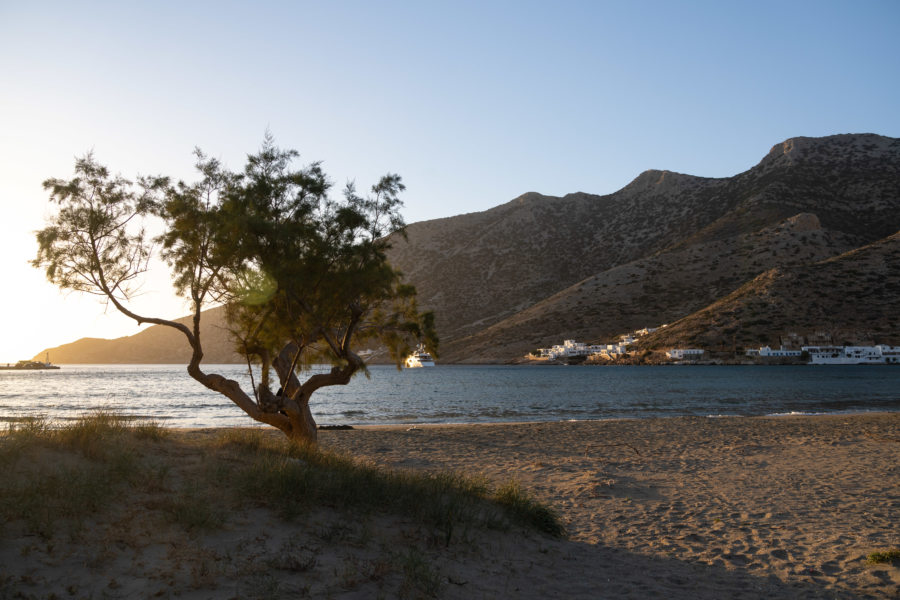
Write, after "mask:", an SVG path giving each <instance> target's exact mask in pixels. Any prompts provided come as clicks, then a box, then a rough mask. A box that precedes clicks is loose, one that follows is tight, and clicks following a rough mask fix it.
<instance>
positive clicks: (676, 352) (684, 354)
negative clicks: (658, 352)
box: [666, 348, 703, 360]
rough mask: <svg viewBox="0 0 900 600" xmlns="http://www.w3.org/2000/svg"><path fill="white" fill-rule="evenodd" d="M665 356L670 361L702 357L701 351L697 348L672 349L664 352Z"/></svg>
mask: <svg viewBox="0 0 900 600" xmlns="http://www.w3.org/2000/svg"><path fill="white" fill-rule="evenodd" d="M666 356H667V357H669V358H670V359H672V360H683V359H685V358H700V357H701V356H703V350H701V349H699V348H672V349H671V350H666Z"/></svg>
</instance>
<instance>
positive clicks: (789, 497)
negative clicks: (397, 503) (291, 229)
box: [0, 413, 900, 599]
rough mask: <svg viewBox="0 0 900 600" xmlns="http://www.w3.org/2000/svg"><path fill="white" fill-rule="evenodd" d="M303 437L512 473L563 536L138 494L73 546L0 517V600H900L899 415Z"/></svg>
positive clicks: (423, 464)
mask: <svg viewBox="0 0 900 600" xmlns="http://www.w3.org/2000/svg"><path fill="white" fill-rule="evenodd" d="M216 434H217V432H216V431H215V430H196V431H182V432H179V433H177V434H176V437H177V438H178V439H179V440H181V441H183V442H184V443H185V445H184V446H179V448H180V449H178V450H172V449H166V450H165V452H166V453H168V454H173V453H182V454H183V455H184V460H185V461H193V462H197V461H200V460H202V459H201V458H198V457H197V456H195V454H191V450H190V448H191V444H192V443H194V442H196V441H197V440H201V439H204V438H211V437H212V436H215V435H216ZM273 435H277V434H276V433H273ZM320 444H321V446H322V447H323V448H325V449H330V450H335V451H338V452H343V453H347V454H350V455H352V456H355V457H357V458H359V459H362V460H364V461H370V462H372V463H375V464H377V465H380V466H383V467H386V468H389V469H395V470H402V469H412V470H427V471H437V470H452V471H457V472H461V473H464V474H467V475H481V476H484V477H486V478H487V479H488V480H490V481H491V482H493V483H494V484H496V485H500V484H502V483H504V482H507V481H509V480H511V479H513V480H517V481H518V482H520V484H521V486H522V487H523V488H525V489H527V490H528V491H530V492H531V493H532V495H533V496H534V497H535V498H537V499H538V500H541V501H543V502H545V503H547V504H549V505H551V506H552V507H553V508H554V509H555V510H556V511H558V513H559V514H560V515H561V517H562V520H563V521H564V523H565V525H566V528H567V531H568V537H567V539H555V538H551V537H548V536H546V535H543V534H539V533H536V532H534V531H530V530H526V529H524V528H519V527H513V528H511V529H509V530H493V529H487V530H485V529H472V530H464V531H454V532H453V533H452V542H448V541H445V540H442V539H440V537H439V536H435V535H434V532H429V531H427V530H423V529H422V528H421V527H417V526H416V525H415V524H413V523H411V522H410V521H409V520H408V519H404V518H403V517H402V516H399V517H398V516H396V515H395V516H383V515H366V516H361V517H357V516H354V515H347V514H345V513H336V512H335V511H332V510H329V509H328V507H321V508H319V509H316V510H312V511H310V512H309V514H306V515H304V516H303V517H302V518H299V519H295V520H293V521H290V522H285V521H282V520H280V519H279V518H278V517H277V515H274V514H269V513H266V512H265V511H260V510H250V511H247V512H244V513H240V514H231V515H229V517H228V520H227V523H226V524H225V525H223V526H221V527H220V528H218V529H215V530H213V531H201V532H196V531H194V532H184V531H181V530H179V529H178V528H177V527H172V526H171V525H170V524H161V523H162V522H161V521H159V520H158V519H157V520H154V518H151V516H148V515H150V514H151V513H152V510H148V509H153V506H152V503H151V502H149V501H148V502H145V505H143V506H137V505H134V504H133V503H132V504H131V505H130V506H129V507H125V508H123V509H121V510H120V511H119V512H118V513H116V518H115V519H114V520H113V519H109V520H100V519H98V520H97V522H92V523H90V524H89V528H88V529H89V531H90V534H89V535H84V534H80V535H79V536H78V537H77V539H75V538H73V537H72V536H71V535H70V536H69V537H67V536H66V535H65V533H64V532H60V533H59V534H58V535H55V536H54V537H52V538H50V539H43V538H40V537H39V536H34V535H26V534H25V533H23V532H24V530H23V529H22V528H21V527H20V526H19V525H17V524H16V523H7V524H6V525H5V526H4V527H3V529H2V536H0V538H2V539H3V544H2V546H0V597H25V598H29V597H41V598H43V597H49V596H50V595H52V594H56V597H76V598H77V597H116V598H118V597H121V598H125V597H151V596H152V597H173V598H176V597H177V598H281V597H284V598H288V597H290V598H294V597H313V598H319V597H321V598H378V597H382V598H393V597H408V598H431V597H439V598H459V599H463V598H465V599H469V598H535V599H536V598H648V597H665V598H670V599H681V598H683V599H688V598H897V597H900V565H898V564H894V565H892V564H869V563H867V556H868V555H869V554H871V553H873V552H879V551H886V550H888V549H891V548H898V547H900V413H889V414H868V415H840V416H813V417H811V416H802V417H801V416H796V417H794V416H791V417H777V418H738V417H735V418H717V419H712V418H672V419H653V420H622V421H600V422H556V423H526V424H496V425H494V424H492V425H441V426H421V425H419V426H414V427H411V426H390V427H362V428H355V429H353V430H323V431H321V432H320ZM157 503H158V502H157ZM449 537H450V535H449V534H448V538H449Z"/></svg>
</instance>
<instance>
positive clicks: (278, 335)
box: [32, 135, 437, 441]
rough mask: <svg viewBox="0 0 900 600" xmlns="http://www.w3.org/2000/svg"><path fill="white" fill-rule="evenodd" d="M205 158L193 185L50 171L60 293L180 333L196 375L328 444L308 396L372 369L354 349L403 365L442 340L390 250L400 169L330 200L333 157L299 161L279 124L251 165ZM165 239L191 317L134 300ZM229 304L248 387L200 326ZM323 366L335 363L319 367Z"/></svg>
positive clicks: (48, 262) (268, 419)
mask: <svg viewBox="0 0 900 600" xmlns="http://www.w3.org/2000/svg"><path fill="white" fill-rule="evenodd" d="M196 157H197V163H196V166H197V169H198V171H199V174H200V177H199V180H198V181H197V182H195V183H184V182H177V183H173V182H172V181H171V180H170V179H169V178H165V177H143V178H138V180H137V181H136V182H132V181H129V180H126V179H123V178H121V177H118V176H115V177H113V176H111V175H110V173H109V171H108V170H107V169H106V167H104V166H102V165H101V164H99V163H98V162H97V161H96V160H95V159H94V157H93V156H92V155H91V154H88V155H86V156H85V157H83V158H80V159H78V160H76V163H75V175H74V177H73V178H72V179H70V180H61V179H48V180H47V181H45V182H44V188H45V189H46V190H48V192H49V194H50V199H51V201H52V202H53V203H54V204H56V206H57V207H58V208H57V210H56V211H55V212H54V215H53V216H52V217H51V218H50V219H49V220H48V223H47V226H46V227H45V228H44V229H42V230H41V231H39V232H37V240H38V245H39V248H38V254H37V257H36V258H35V260H34V261H32V264H33V265H34V266H35V267H38V268H43V269H45V271H46V275H47V278H48V279H49V280H50V281H51V282H52V283H54V284H56V285H57V286H59V287H60V288H64V289H70V290H76V291H81V292H87V293H90V294H97V295H100V296H101V297H103V298H104V299H105V301H106V302H108V303H109V304H111V305H112V306H114V307H115V308H116V309H118V310H119V311H121V312H122V313H123V314H125V315H127V316H128V317H130V318H132V319H134V320H135V321H137V323H138V324H143V323H151V324H156V325H163V326H167V327H172V328H174V329H177V330H179V331H180V332H181V333H183V334H184V337H185V341H186V343H187V344H189V345H190V347H191V349H192V354H191V358H190V361H189V363H188V365H187V371H188V373H189V374H190V376H191V377H193V378H194V379H195V380H197V381H198V382H200V383H201V384H203V385H204V386H206V387H207V388H209V389H211V390H214V391H216V392H219V393H221V394H223V395H225V396H226V397H228V398H229V399H230V400H231V401H232V402H234V403H235V404H236V405H237V406H238V407H239V408H241V409H242V410H243V411H244V412H245V413H247V414H248V415H249V416H250V417H251V418H253V419H255V420H256V421H259V422H262V423H267V424H269V425H272V426H274V427H277V428H278V429H280V430H281V431H282V432H284V433H285V434H286V435H287V436H288V437H290V438H292V439H297V440H305V441H314V440H315V439H316V424H315V420H314V419H313V416H312V414H311V411H310V398H311V397H312V395H313V394H314V393H315V392H316V391H317V390H319V389H321V388H323V387H325V386H331V385H344V384H346V383H348V382H349V381H350V379H351V377H353V376H354V374H357V373H359V372H362V371H365V368H366V365H365V362H364V361H363V359H362V358H361V357H360V356H359V354H357V353H356V352H355V351H354V349H355V348H358V347H359V346H360V345H361V344H366V345H367V346H369V345H373V344H374V345H380V346H382V347H385V348H386V349H387V350H388V352H389V354H390V356H391V357H392V359H393V360H394V361H395V363H396V364H397V365H398V366H399V365H400V361H401V360H402V359H403V357H404V356H405V355H406V354H407V353H408V352H409V351H410V347H411V344H412V343H414V342H424V343H425V344H426V346H427V347H428V348H429V350H431V351H432V352H435V351H436V350H437V348H436V346H437V338H436V336H435V332H434V319H433V316H432V315H431V313H420V312H419V311H418V309H417V306H416V295H415V294H416V292H415V289H414V288H413V287H412V286H410V285H406V284H404V283H403V282H402V279H401V274H400V273H399V272H398V271H397V270H396V269H394V268H393V267H392V266H391V265H390V264H389V263H388V261H387V257H386V254H385V253H386V251H387V250H388V249H389V248H390V243H391V241H392V240H393V239H396V238H397V237H398V236H402V235H403V230H404V223H403V220H402V218H401V216H400V214H399V209H400V207H401V206H402V203H401V201H400V199H399V194H400V192H402V191H403V190H404V189H405V188H404V185H403V183H402V181H401V179H400V177H399V176H398V175H393V174H389V175H386V176H384V177H382V178H381V180H380V181H379V182H378V183H377V184H375V185H374V186H373V187H372V188H371V192H370V193H369V194H367V195H365V196H362V195H359V194H358V193H357V191H356V189H355V188H354V186H353V185H352V184H348V185H347V187H346V189H345V190H344V194H343V198H342V199H341V200H334V199H332V198H331V197H330V196H329V191H330V188H331V185H330V183H329V181H328V179H327V177H326V175H325V173H324V171H323V170H322V168H321V164H320V163H312V164H310V165H307V166H305V167H300V168H295V167H294V162H295V161H296V159H297V157H298V154H297V152H296V151H293V150H282V149H279V148H278V147H276V146H275V144H274V142H273V140H272V138H271V136H269V135H267V136H266V139H265V141H264V143H263V145H262V147H261V149H260V150H259V152H258V153H256V154H254V155H251V156H249V157H248V159H247V164H246V166H245V168H244V169H243V171H242V172H238V173H234V172H230V171H228V170H227V169H225V168H224V167H223V165H222V164H221V163H220V162H219V161H217V160H215V159H212V158H209V157H207V156H205V155H204V154H203V153H202V152H200V151H199V150H198V151H196ZM157 218H158V219H161V221H162V222H163V223H164V225H165V226H164V231H163V233H162V234H161V235H159V236H156V237H151V236H149V235H148V234H147V233H146V230H145V226H144V223H145V222H146V220H147V219H157ZM155 250H159V253H160V255H161V257H162V258H163V259H164V260H165V262H166V263H167V264H168V265H169V267H170V270H171V275H172V281H173V284H174V287H175V290H176V292H177V293H178V294H179V295H180V296H182V297H184V298H185V299H187V300H188V301H189V303H190V306H191V307H192V321H191V322H189V323H188V324H184V323H182V322H177V321H173V320H169V319H164V318H159V317H157V316H147V315H141V314H137V313H136V312H133V311H132V309H131V308H129V300H130V299H131V298H132V297H133V295H134V293H135V292H136V290H137V286H138V284H139V282H140V278H141V276H142V275H143V274H144V273H145V272H146V271H147V269H148V264H149V261H150V259H151V257H152V256H153V253H154V251H155ZM219 305H224V306H225V311H226V317H227V323H228V326H229V330H230V332H231V334H232V337H233V340H234V343H235V350H236V351H237V352H238V353H239V354H241V355H243V356H244V358H245V359H246V361H247V364H248V367H250V366H251V365H257V366H258V367H259V372H260V377H259V381H258V382H256V381H255V380H254V378H253V370H252V369H251V381H253V386H252V389H251V390H249V392H248V391H246V390H244V389H243V388H242V387H241V386H240V384H239V383H238V382H236V381H234V380H231V379H228V378H226V377H224V376H222V375H219V374H216V373H209V372H206V371H205V370H204V368H203V364H202V360H203V340H202V339H201V333H200V321H201V318H202V315H203V311H204V310H205V309H207V308H210V307H213V306H219ZM323 363H324V364H327V365H330V370H326V371H324V372H321V370H318V371H316V372H311V371H310V370H309V369H308V367H309V366H311V365H313V364H323ZM273 371H274V375H275V378H273V376H272V373H273ZM304 376H305V380H302V377H304ZM276 384H277V388H278V389H277V391H275V392H273V391H272V389H273V388H274V387H276Z"/></svg>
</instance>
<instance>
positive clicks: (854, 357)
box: [802, 345, 900, 365]
mask: <svg viewBox="0 0 900 600" xmlns="http://www.w3.org/2000/svg"><path fill="white" fill-rule="evenodd" d="M802 349H803V350H804V351H806V352H808V353H809V364H811V365H885V364H887V365H891V364H900V347H891V346H884V345H878V346H803V348H802Z"/></svg>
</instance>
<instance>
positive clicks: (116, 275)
mask: <svg viewBox="0 0 900 600" xmlns="http://www.w3.org/2000/svg"><path fill="white" fill-rule="evenodd" d="M158 185H160V182H158V181H150V180H142V181H141V186H140V189H136V188H135V186H134V185H133V184H132V182H131V181H128V180H127V179H123V178H121V177H118V176H116V177H112V176H110V174H109V171H108V170H107V169H106V167H104V166H102V165H100V164H99V163H98V162H97V161H96V160H95V159H94V157H93V155H92V154H90V153H88V154H87V155H86V156H84V157H83V158H80V159H78V160H76V162H75V177H73V178H72V179H71V180H69V181H65V180H62V179H48V180H46V181H44V189H46V190H48V191H49V192H50V200H51V201H52V202H54V203H56V205H57V206H58V211H57V213H56V215H55V216H54V217H52V218H51V219H50V223H49V225H48V226H47V227H46V228H44V229H43V230H41V231H39V232H38V233H37V241H38V255H37V258H36V259H35V260H34V261H32V265H33V266H35V267H43V268H44V269H45V272H46V275H47V279H48V280H50V281H51V282H52V283H54V284H56V285H57V286H59V287H60V288H63V289H71V290H75V291H80V292H86V293H89V294H98V295H103V296H106V297H108V298H110V299H113V298H128V297H129V295H130V294H131V293H132V292H133V291H134V288H133V286H132V284H133V282H134V280H135V279H136V278H137V277H138V276H139V275H140V274H141V273H143V272H144V271H145V270H146V267H147V261H148V259H149V257H150V245H149V242H148V240H147V239H146V237H145V234H144V231H143V229H142V228H140V227H136V226H135V224H134V221H135V217H136V216H138V215H139V214H140V213H141V212H142V211H144V210H146V209H147V207H148V206H149V202H150V195H151V194H152V192H153V191H154V190H155V189H157V188H158Z"/></svg>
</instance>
